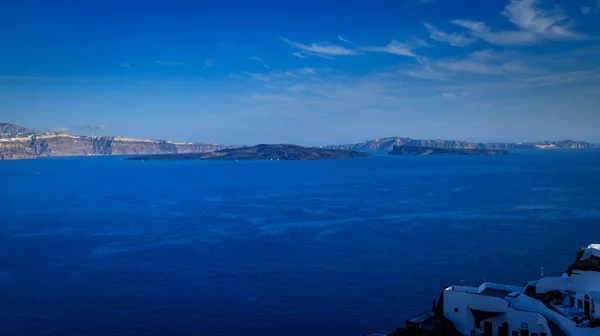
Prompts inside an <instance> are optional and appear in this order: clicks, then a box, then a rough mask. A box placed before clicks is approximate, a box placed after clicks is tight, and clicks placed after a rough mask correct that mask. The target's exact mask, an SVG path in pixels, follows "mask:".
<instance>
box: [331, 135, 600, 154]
mask: <svg viewBox="0 0 600 336" xmlns="http://www.w3.org/2000/svg"><path fill="white" fill-rule="evenodd" d="M394 146H411V147H430V148H450V149H451V148H463V149H556V148H568V149H579V148H600V144H592V143H589V142H583V141H573V140H561V141H534V142H471V141H460V140H429V139H412V138H402V137H389V138H379V139H374V140H367V141H363V142H359V143H353V144H345V145H329V146H324V148H332V149H349V150H356V151H391V150H392V149H393V148H394Z"/></svg>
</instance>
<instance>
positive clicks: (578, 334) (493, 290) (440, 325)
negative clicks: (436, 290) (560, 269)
mask: <svg viewBox="0 0 600 336" xmlns="http://www.w3.org/2000/svg"><path fill="white" fill-rule="evenodd" d="M392 335H444V336H446V335H483V336H563V335H568V336H592V335H595V336H600V244H599V245H590V246H588V247H587V248H586V249H582V250H581V251H580V252H579V254H578V256H577V260H576V261H575V263H574V264H573V265H572V266H571V267H569V269H568V270H567V271H566V272H565V273H564V274H563V275H562V276H560V277H544V278H541V279H540V280H537V281H531V282H529V283H528V284H527V286H525V287H514V286H507V285H501V284H495V283H489V282H486V283H484V284H482V285H481V286H479V287H466V286H451V287H447V288H445V289H444V290H443V291H442V294H441V296H440V299H439V301H438V302H436V303H434V307H433V309H432V310H431V311H428V312H426V313H423V314H421V315H419V316H416V317H414V318H412V319H410V320H407V321H406V328H403V329H399V330H397V331H396V332H395V333H394V334H392Z"/></svg>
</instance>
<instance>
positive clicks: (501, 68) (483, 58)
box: [435, 50, 532, 75]
mask: <svg viewBox="0 0 600 336" xmlns="http://www.w3.org/2000/svg"><path fill="white" fill-rule="evenodd" d="M506 56H507V55H504V54H498V53H494V52H492V51H491V50H480V51H475V52H472V53H471V54H469V56H468V57H466V58H451V59H442V60H438V61H437V62H435V66H437V67H439V68H442V69H445V70H449V71H454V72H465V73H471V74H479V75H501V74H506V73H526V72H532V69H530V68H529V67H528V66H527V65H525V64H524V63H523V62H522V61H520V60H517V59H514V58H510V57H506Z"/></svg>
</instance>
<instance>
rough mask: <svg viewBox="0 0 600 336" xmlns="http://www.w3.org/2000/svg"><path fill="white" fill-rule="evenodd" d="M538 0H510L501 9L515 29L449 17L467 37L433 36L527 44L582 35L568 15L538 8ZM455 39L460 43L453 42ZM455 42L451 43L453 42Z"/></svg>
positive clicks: (501, 43)
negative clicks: (575, 28) (575, 29)
mask: <svg viewBox="0 0 600 336" xmlns="http://www.w3.org/2000/svg"><path fill="white" fill-rule="evenodd" d="M538 2H539V1H538V0H510V2H509V4H508V5H507V6H506V7H505V9H504V10H503V11H502V13H501V15H502V16H504V17H505V18H506V19H507V20H508V21H509V22H510V23H512V24H513V25H514V26H515V28H516V29H513V30H499V31H494V30H492V29H491V28H490V27H488V25H487V24H486V23H485V22H482V21H472V20H460V19H459V20H452V21H451V23H452V24H454V25H456V26H459V27H461V28H464V29H466V30H467V31H468V35H469V36H468V37H466V35H464V34H462V33H452V34H447V33H444V32H441V31H436V30H433V28H432V27H428V30H430V32H431V33H432V36H431V37H432V38H433V39H437V40H444V41H446V42H448V43H449V44H451V45H454V46H466V45H468V44H464V43H462V44H461V42H462V41H463V40H461V38H464V37H466V38H467V39H471V41H472V42H473V40H477V39H478V40H483V41H486V42H488V43H490V44H493V45H501V46H509V45H526V44H534V43H539V42H541V41H544V40H569V39H582V38H584V36H583V35H581V34H579V33H576V32H574V31H573V30H572V29H571V23H570V20H569V17H568V16H566V15H565V14H564V13H563V12H562V11H561V10H560V9H559V8H555V9H553V10H544V9H540V8H538V7H537V5H538V4H539V3H538ZM456 41H458V43H459V44H456ZM453 43H454V44H453Z"/></svg>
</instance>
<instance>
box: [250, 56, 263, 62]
mask: <svg viewBox="0 0 600 336" xmlns="http://www.w3.org/2000/svg"><path fill="white" fill-rule="evenodd" d="M250 59H251V60H253V61H257V62H262V59H261V58H260V57H258V56H252V57H250Z"/></svg>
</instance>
